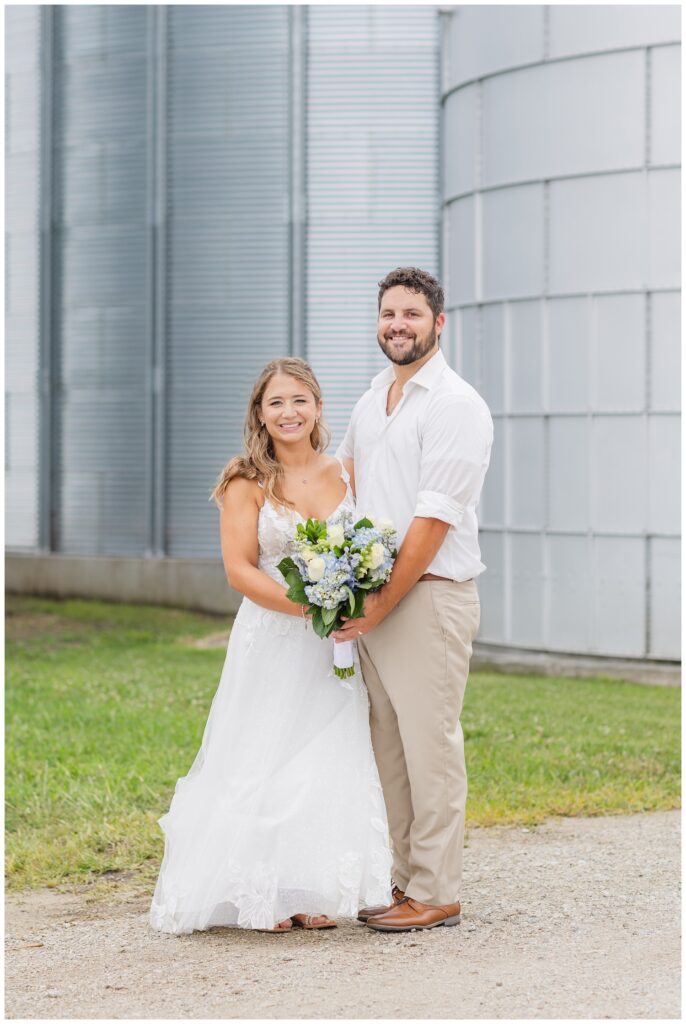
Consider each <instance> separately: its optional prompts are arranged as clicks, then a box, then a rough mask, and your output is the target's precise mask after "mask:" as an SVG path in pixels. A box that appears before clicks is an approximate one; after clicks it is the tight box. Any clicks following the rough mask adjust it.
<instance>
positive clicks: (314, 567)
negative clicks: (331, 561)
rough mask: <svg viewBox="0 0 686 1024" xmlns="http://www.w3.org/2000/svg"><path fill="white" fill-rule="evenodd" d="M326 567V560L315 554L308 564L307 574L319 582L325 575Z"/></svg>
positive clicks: (315, 581)
mask: <svg viewBox="0 0 686 1024" xmlns="http://www.w3.org/2000/svg"><path fill="white" fill-rule="evenodd" d="M325 569H326V562H325V561H324V559H323V558H320V557H319V555H315V557H314V558H311V559H310V561H309V562H308V564H307V575H308V576H309V577H310V579H311V580H312V582H313V583H319V581H320V579H321V578H322V576H323V575H324V570H325Z"/></svg>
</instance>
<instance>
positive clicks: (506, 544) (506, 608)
mask: <svg viewBox="0 0 686 1024" xmlns="http://www.w3.org/2000/svg"><path fill="white" fill-rule="evenodd" d="M501 330H502V332H503V376H504V381H503V406H502V408H503V414H504V419H505V423H506V424H507V423H508V422H509V413H510V410H511V408H512V402H511V383H512V316H511V307H510V304H509V303H508V302H504V303H503V304H502V306H501ZM508 463H509V460H508ZM510 485H511V479H510V474H509V473H508V474H507V486H506V493H507V490H509V489H510ZM510 521H511V520H510V516H509V515H508V517H507V528H506V530H505V533H504V536H503V577H504V579H503V595H504V596H503V619H504V633H505V640H506V642H508V643H511V641H512V601H513V596H514V595H513V593H512V589H513V582H514V581H513V572H512V534H511V533H510V530H509V525H510Z"/></svg>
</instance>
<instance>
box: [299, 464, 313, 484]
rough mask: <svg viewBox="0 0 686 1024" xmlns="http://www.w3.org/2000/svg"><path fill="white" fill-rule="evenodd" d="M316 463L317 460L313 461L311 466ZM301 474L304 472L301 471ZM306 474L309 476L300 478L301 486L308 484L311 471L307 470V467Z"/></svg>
mask: <svg viewBox="0 0 686 1024" xmlns="http://www.w3.org/2000/svg"><path fill="white" fill-rule="evenodd" d="M316 461H317V459H316V458H314V459H311V460H310V463H309V465H311V466H313V465H314V463H315V462H316ZM300 472H302V470H300ZM305 473H307V474H308V475H307V476H303V477H301V478H300V483H301V484H306V483H307V482H308V478H309V469H307V467H306V468H305Z"/></svg>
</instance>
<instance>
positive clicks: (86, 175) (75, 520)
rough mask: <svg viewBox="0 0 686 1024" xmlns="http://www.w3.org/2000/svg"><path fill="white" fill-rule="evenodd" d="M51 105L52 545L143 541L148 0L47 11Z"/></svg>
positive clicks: (129, 545) (136, 549) (97, 550)
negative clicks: (116, 6) (144, 3)
mask: <svg viewBox="0 0 686 1024" xmlns="http://www.w3.org/2000/svg"><path fill="white" fill-rule="evenodd" d="M44 17H45V18H46V19H47V28H46V31H47V32H48V33H50V34H51V37H52V48H53V54H52V61H51V64H50V66H47V67H46V68H45V69H44V73H45V75H46V77H47V79H48V80H47V82H46V83H45V88H46V89H47V90H49V91H50V93H51V101H52V106H53V118H52V133H53V136H52V140H51V141H52V146H51V167H49V168H46V174H47V175H49V176H50V177H51V178H52V186H53V187H52V196H51V209H50V211H49V216H50V217H51V220H52V224H53V232H52V239H51V250H52V251H51V267H50V270H49V274H50V280H49V282H47V283H48V285H49V291H50V310H49V315H50V320H51V326H50V330H51V345H52V365H51V376H52V387H53V394H52V399H53V408H52V412H51V417H52V430H53V438H52V456H51V457H52V461H53V467H52V468H53V473H52V490H51V496H50V501H51V505H52V508H51V519H52V531H51V532H52V543H53V546H54V548H56V549H57V550H59V551H60V552H63V553H67V554H76V553H78V554H141V553H143V552H144V551H145V549H146V544H147V532H148V531H147V491H146V472H147V465H148V453H147V448H146V445H147V405H148V400H149V379H148V376H147V347H148V338H149V309H148V298H149V268H150V262H151V238H150V233H149V226H148V223H147V218H146V213H147V192H148V178H149V174H150V150H149V146H148V92H147V83H148V68H147V55H148V32H149V19H148V14H147V10H146V8H145V7H143V6H130V7H125V8H122V9H121V11H118V10H116V9H114V8H111V7H107V6H102V7H98V6H68V5H64V6H58V7H55V8H53V9H52V11H47V12H45V13H44Z"/></svg>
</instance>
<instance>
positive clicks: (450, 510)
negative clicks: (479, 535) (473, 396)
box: [414, 399, 493, 528]
mask: <svg viewBox="0 0 686 1024" xmlns="http://www.w3.org/2000/svg"><path fill="white" fill-rule="evenodd" d="M492 443H493V424H492V421H491V420H490V416H489V417H488V420H486V418H485V417H484V416H483V414H482V413H481V412H480V411H479V410H478V409H476V408H475V407H474V406H473V405H472V403H471V402H469V401H464V400H462V399H455V400H451V401H443V402H439V403H436V404H435V405H434V406H432V407H431V410H430V412H429V415H428V416H427V419H426V421H425V423H424V424H423V429H422V455H421V465H420V475H419V489H418V494H417V504H416V507H415V511H414V515H415V517H419V518H423V519H440V520H442V521H443V522H444V523H448V524H449V525H450V526H452V527H455V528H457V527H459V525H460V523H461V522H462V519H463V517H464V514H465V512H466V510H467V509H468V508H469V507H471V506H476V505H477V503H478V501H479V497H480V495H481V488H482V486H483V482H484V477H485V475H486V470H487V468H488V463H489V459H490V455H491V445H492Z"/></svg>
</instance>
